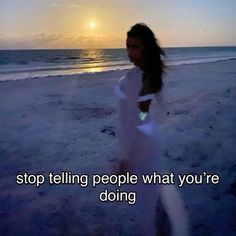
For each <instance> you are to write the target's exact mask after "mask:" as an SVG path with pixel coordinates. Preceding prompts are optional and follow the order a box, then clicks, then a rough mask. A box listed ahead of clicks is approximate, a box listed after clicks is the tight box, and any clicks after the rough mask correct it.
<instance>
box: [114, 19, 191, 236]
mask: <svg viewBox="0 0 236 236" xmlns="http://www.w3.org/2000/svg"><path fill="white" fill-rule="evenodd" d="M126 46H127V53H128V57H129V59H130V61H131V62H132V63H133V64H134V65H135V67H134V68H132V69H130V70H129V71H128V72H127V74H126V75H125V76H124V77H122V78H121V79H120V80H119V82H118V84H117V86H116V87H115V93H116V95H117V96H118V98H119V118H120V120H119V129H118V130H119V131H118V137H119V155H120V157H119V161H118V170H117V172H118V174H124V173H125V172H130V173H131V174H136V175H137V176H138V179H139V182H138V184H137V185H131V186H130V185H129V186H128V185H127V186H126V187H125V188H126V191H127V192H128V191H135V192H136V194H137V201H136V204H135V205H133V206H131V211H132V213H133V218H134V221H135V223H136V225H137V228H138V232H139V235H144V236H145V235H147V236H152V235H161V236H164V235H181V236H184V235H187V224H186V222H187V221H186V216H185V211H184V208H183V206H182V202H181V199H180V198H179V196H178V194H177V191H176V190H175V188H174V187H173V185H153V184H144V183H143V182H142V175H147V174H148V175H151V174H152V173H153V172H154V171H155V172H157V173H159V174H163V173H165V172H167V168H166V164H165V160H164V159H163V158H162V156H161V151H160V146H161V142H160V141H161V137H160V132H159V131H158V130H157V126H156V124H155V119H154V109H153V107H152V106H151V105H152V104H153V105H157V106H158V105H161V94H162V93H161V92H162V89H163V80H162V75H163V71H164V64H163V61H162V57H163V56H164V52H163V50H162V49H161V48H160V46H159V45H158V43H157V40H156V38H155V35H154V33H153V32H152V31H151V29H150V28H149V27H148V26H146V25H145V24H143V23H139V24H136V25H134V26H132V27H131V29H130V30H129V31H128V32H127V40H126ZM154 98H155V99H154ZM155 102H156V103H157V104H155ZM173 203H174V204H173ZM163 206H164V207H163ZM161 224H162V226H161ZM163 224H164V225H165V226H164V227H163ZM136 235H137V234H136Z"/></svg>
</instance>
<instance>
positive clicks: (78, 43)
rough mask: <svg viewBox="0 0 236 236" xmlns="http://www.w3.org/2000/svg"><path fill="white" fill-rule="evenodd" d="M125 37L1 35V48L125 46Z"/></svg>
mask: <svg viewBox="0 0 236 236" xmlns="http://www.w3.org/2000/svg"><path fill="white" fill-rule="evenodd" d="M123 46H124V45H123V39H122V38H119V37H117V36H116V35H112V34H103V35H102V34H100V35H96V36H92V35H78V34H67V35H66V34H62V33H61V34H45V33H40V34H34V35H30V34H29V35H26V36H24V37H4V36H0V49H40V48H45V49H46V48H48V49H50V48H58V49H60V48H113V47H123Z"/></svg>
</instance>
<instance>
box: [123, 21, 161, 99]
mask: <svg viewBox="0 0 236 236" xmlns="http://www.w3.org/2000/svg"><path fill="white" fill-rule="evenodd" d="M127 37H137V38H140V39H141V41H142V45H143V48H144V50H143V51H142V54H143V55H142V56H143V68H142V69H143V72H144V73H143V86H142V89H141V91H140V95H144V94H147V93H155V92H159V91H161V88H162V85H163V80H162V75H163V73H164V68H165V65H164V63H163V60H162V58H163V57H164V56H165V53H164V51H163V49H162V48H161V47H160V46H159V44H158V41H157V39H156V37H155V35H154V33H153V32H152V30H151V29H150V28H149V27H148V26H147V25H146V24H144V23H138V24H135V25H134V26H132V27H131V29H130V30H129V31H128V32H127Z"/></svg>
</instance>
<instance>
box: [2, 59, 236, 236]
mask: <svg viewBox="0 0 236 236" xmlns="http://www.w3.org/2000/svg"><path fill="white" fill-rule="evenodd" d="M125 72H126V71H125V70H117V71H110V72H100V73H87V74H80V75H76V74H75V75H69V76H64V75H63V76H54V77H44V78H33V79H30V78H29V79H23V80H16V81H2V82H0V101H1V103H0V126H1V128H0V157H1V158H0V162H1V165H0V166H1V167H0V169H1V171H0V176H1V182H0V205H1V206H0V213H1V214H0V216H1V220H0V232H1V234H2V235H9V236H10V235H114V236H115V235H137V234H135V227H136V226H135V224H134V223H133V221H132V219H130V218H129V208H130V207H132V206H129V205H128V204H127V203H125V202H124V203H103V202H100V201H99V199H98V197H99V193H100V192H101V191H103V190H104V189H105V188H106V186H102V185H101V186H98V187H96V188H93V187H91V185H89V186H88V187H86V188H83V187H81V186H78V185H65V184H64V185H63V184H60V185H56V184H54V185H50V184H48V183H44V184H42V185H41V186H39V187H38V188H37V187H36V186H35V185H33V184H32V185H30V184H21V185H20V184H16V176H17V175H19V174H23V173H25V172H26V173H28V174H43V175H45V176H47V175H48V173H49V172H54V173H61V172H62V171H71V172H73V173H77V174H87V175H92V174H110V173H112V169H113V167H114V165H115V163H116V160H117V158H118V157H119V153H118V152H117V123H118V113H117V98H116V96H115V95H114V91H113V89H114V86H115V84H116V82H117V81H118V79H119V78H120V77H121V76H123V75H124V74H125ZM163 95H164V96H163V97H164V107H161V109H160V111H159V112H158V115H157V118H156V119H157V123H158V125H159V129H160V130H161V133H163V134H165V136H164V137H163V142H162V143H163V146H162V155H163V156H165V157H166V159H167V162H168V165H169V170H170V171H172V172H174V173H175V174H176V175H178V174H201V173H203V172H204V171H205V172H207V173H209V174H215V175H218V176H219V179H220V181H219V184H216V185H214V184H202V185H196V184H193V185H187V184H186V185H184V186H183V187H182V188H178V190H179V192H180V194H181V196H182V198H183V200H184V204H185V206H186V209H187V213H188V215H189V228H190V232H191V235H193V236H199V235H212V236H213V235H214V236H217V235H219V236H222V235H227V236H230V235H232V236H233V235H235V232H236V223H235V216H236V215H235V212H236V174H235V173H236V159H235V153H236V60H228V61H220V62H214V63H205V64H191V65H180V66H170V67H168V68H167V72H166V75H165V91H164V93H163Z"/></svg>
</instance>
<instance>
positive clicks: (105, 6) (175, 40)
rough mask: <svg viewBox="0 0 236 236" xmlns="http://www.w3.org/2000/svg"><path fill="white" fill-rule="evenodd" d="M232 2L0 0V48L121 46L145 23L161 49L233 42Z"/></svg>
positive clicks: (234, 19) (234, 2)
mask: <svg viewBox="0 0 236 236" xmlns="http://www.w3.org/2000/svg"><path fill="white" fill-rule="evenodd" d="M235 13H236V0H0V49H51V48H52V49H57V48H62V49H63V48H125V40H126V32H127V31H128V30H129V29H130V27H131V26H132V25H134V24H136V23H138V22H144V23H146V24H147V25H148V26H149V27H150V28H151V29H152V30H153V32H154V33H155V35H156V37H157V39H158V41H159V43H160V45H161V46H162V47H189V46H236V30H235V22H236V14H235Z"/></svg>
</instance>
